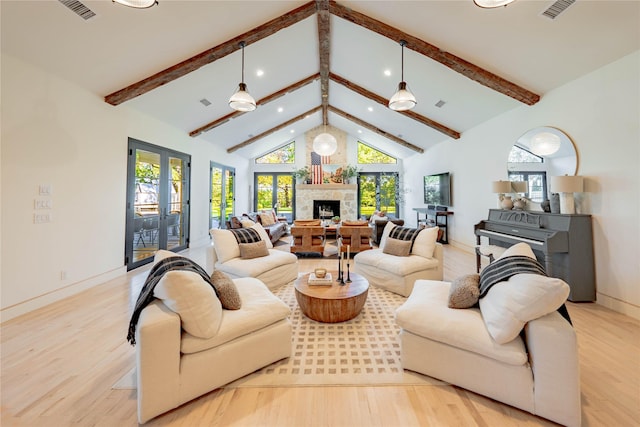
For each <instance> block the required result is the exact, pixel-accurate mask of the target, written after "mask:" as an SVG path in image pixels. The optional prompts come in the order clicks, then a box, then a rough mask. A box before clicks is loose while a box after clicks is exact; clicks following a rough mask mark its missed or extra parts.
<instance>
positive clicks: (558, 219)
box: [474, 209, 596, 301]
mask: <svg viewBox="0 0 640 427" xmlns="http://www.w3.org/2000/svg"><path fill="white" fill-rule="evenodd" d="M474 232H475V235H476V241H477V243H478V245H479V244H480V238H481V237H486V238H487V239H488V240H489V244H491V245H497V246H502V247H509V246H511V245H514V244H516V243H520V242H524V243H527V244H528V245H529V246H531V249H533V252H534V254H535V255H536V258H537V259H538V261H540V263H542V265H544V266H545V270H546V271H547V274H548V275H549V276H551V277H558V278H560V279H562V280H564V281H565V282H567V283H568V284H569V287H570V288H571V291H570V293H569V300H570V301H595V299H596V283H595V282H596V280H595V266H594V260H593V232H592V227H591V215H578V214H575V215H567V214H552V213H546V212H525V211H508V210H501V209H490V210H489V218H488V219H487V220H483V221H480V222H479V223H478V224H476V225H475V227H474Z"/></svg>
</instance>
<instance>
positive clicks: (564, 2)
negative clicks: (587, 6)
mask: <svg viewBox="0 0 640 427" xmlns="http://www.w3.org/2000/svg"><path fill="white" fill-rule="evenodd" d="M575 2H576V0H558V1H556V2H555V3H553V4H552V5H551V6H549V7H548V8H547V9H546V10H545V11H543V12H542V13H541V15H542V16H546V17H547V18H549V19H556V18H557V17H558V15H560V14H561V13H562V12H564V11H565V10H567V8H568V7H569V6H571V5H572V4H574V3H575Z"/></svg>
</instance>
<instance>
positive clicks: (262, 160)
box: [256, 141, 296, 164]
mask: <svg viewBox="0 0 640 427" xmlns="http://www.w3.org/2000/svg"><path fill="white" fill-rule="evenodd" d="M295 161H296V144H295V141H291V142H290V143H288V144H287V145H285V146H283V147H280V148H278V149H275V150H273V151H271V152H269V153H267V154H265V155H264V156H260V157H258V158H256V163H258V164H291V163H295Z"/></svg>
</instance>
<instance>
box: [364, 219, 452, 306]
mask: <svg viewBox="0 0 640 427" xmlns="http://www.w3.org/2000/svg"><path fill="white" fill-rule="evenodd" d="M394 227H396V224H394V223H392V222H388V223H387V225H386V226H385V230H384V232H383V234H382V238H381V240H380V246H379V248H378V249H372V250H369V251H364V252H360V253H358V254H357V255H356V256H354V258H353V263H354V265H353V271H354V272H355V273H358V274H360V275H362V276H364V277H365V278H366V279H367V280H368V281H369V284H370V285H373V286H377V287H380V288H383V289H386V290H388V291H391V292H394V293H396V294H400V295H402V296H405V297H406V296H409V294H411V290H412V289H413V284H414V282H415V281H416V280H418V279H430V280H442V277H443V263H444V255H443V248H442V244H440V243H437V242H436V239H437V234H438V228H437V227H433V228H430V229H429V228H428V229H424V230H422V231H421V232H420V234H419V235H418V237H417V238H416V240H415V242H414V245H413V249H412V251H411V254H410V255H409V256H395V255H390V254H387V253H384V246H385V244H386V240H387V239H388V236H389V232H390V230H391V229H392V228H394Z"/></svg>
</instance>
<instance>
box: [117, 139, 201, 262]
mask: <svg viewBox="0 0 640 427" xmlns="http://www.w3.org/2000/svg"><path fill="white" fill-rule="evenodd" d="M190 169H191V156H189V155H187V154H184V153H179V152H177V151H173V150H169V149H167V148H164V147H158V146H155V145H152V144H148V143H146V142H142V141H138V140H136V139H133V138H129V157H128V162H127V212H126V216H127V217H126V218H127V219H126V238H125V263H126V265H127V270H131V269H133V268H136V267H139V266H141V265H143V264H146V263H148V262H151V260H152V259H153V256H154V255H155V253H156V252H157V251H158V250H159V249H167V250H172V251H175V252H177V251H180V250H182V249H185V248H187V247H188V244H189V235H188V234H189V226H188V224H189V180H190V175H191V173H190Z"/></svg>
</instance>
